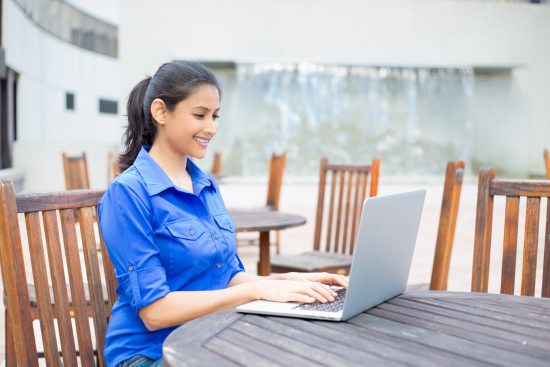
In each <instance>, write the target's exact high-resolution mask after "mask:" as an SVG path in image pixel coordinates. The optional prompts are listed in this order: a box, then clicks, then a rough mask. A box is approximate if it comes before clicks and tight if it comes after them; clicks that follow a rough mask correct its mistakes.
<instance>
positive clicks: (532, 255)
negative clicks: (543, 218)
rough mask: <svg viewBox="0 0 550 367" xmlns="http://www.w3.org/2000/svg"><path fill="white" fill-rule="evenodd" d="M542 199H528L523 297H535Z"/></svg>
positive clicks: (522, 282) (522, 284)
mask: <svg viewBox="0 0 550 367" xmlns="http://www.w3.org/2000/svg"><path fill="white" fill-rule="evenodd" d="M539 212H540V198H534V197H528V198H527V211H526V219H525V240H524V244H523V269H522V276H521V295H522V296H534V295H535V279H536V273H537V245H538V238H539Z"/></svg>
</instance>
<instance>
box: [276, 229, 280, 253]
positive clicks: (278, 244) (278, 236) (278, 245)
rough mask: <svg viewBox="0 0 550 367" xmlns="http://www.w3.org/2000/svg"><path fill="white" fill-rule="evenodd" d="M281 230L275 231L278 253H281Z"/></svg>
mask: <svg viewBox="0 0 550 367" xmlns="http://www.w3.org/2000/svg"><path fill="white" fill-rule="evenodd" d="M280 244H281V231H277V232H275V252H276V253H277V255H280V254H281V246H280Z"/></svg>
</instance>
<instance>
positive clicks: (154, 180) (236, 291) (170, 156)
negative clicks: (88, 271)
mask: <svg viewBox="0 0 550 367" xmlns="http://www.w3.org/2000/svg"><path fill="white" fill-rule="evenodd" d="M220 95H221V90H220V86H219V84H218V81H217V80H216V77H215V76H214V75H213V74H212V72H211V71H209V70H208V69H206V68H205V67H204V66H203V65H201V64H200V63H195V62H185V61H173V62H170V63H166V64H164V65H162V66H161V67H160V68H159V69H158V71H157V72H156V73H155V75H154V76H153V77H152V78H146V79H144V80H142V81H141V82H139V83H138V84H137V85H136V86H135V87H134V89H133V90H132V92H131V93H130V96H129V99H128V105H127V109H128V126H127V130H126V132H125V136H124V139H125V143H124V145H125V150H124V152H123V154H122V155H121V157H120V166H121V170H122V171H123V173H121V174H120V175H119V176H117V178H116V179H115V180H114V181H113V182H112V184H111V185H110V186H109V188H108V190H107V192H106V193H105V195H104V197H103V198H102V200H101V202H100V204H99V222H100V227H101V232H102V235H103V238H104V239H105V243H106V245H107V250H108V252H109V256H110V259H111V261H112V262H113V264H114V266H115V272H116V276H117V281H118V289H117V294H118V301H117V302H116V304H115V305H114V307H113V310H112V315H111V319H110V321H109V326H108V329H107V335H106V342H105V357H106V360H107V364H108V365H109V366H159V365H161V363H162V362H161V357H162V343H163V342H164V340H165V338H166V337H167V336H168V334H169V333H170V332H171V331H172V330H174V328H175V327H176V326H178V325H181V324H183V323H185V322H187V321H189V320H192V319H195V318H198V317H200V316H204V315H207V314H210V313H213V312H216V311H220V310H224V309H228V308H232V307H235V306H238V305H240V304H243V303H246V302H249V301H252V300H257V299H264V300H270V301H280V302H290V301H292V302H314V301H320V302H327V301H332V300H333V299H334V298H333V297H334V296H335V292H333V291H332V290H331V289H330V287H329V286H328V284H336V285H340V286H347V282H346V280H345V278H343V277H341V276H339V275H334V274H327V273H310V274H306V273H287V274H278V275H272V276H267V277H259V276H256V275H252V274H248V273H246V272H245V270H244V267H243V265H242V263H241V261H240V259H239V256H238V255H237V254H236V252H235V244H236V239H235V225H234V223H233V221H232V220H231V218H230V217H229V215H228V213H227V209H226V208H225V205H224V203H223V200H222V198H221V196H220V193H219V188H218V185H217V184H216V182H215V181H214V179H213V178H212V177H210V176H209V175H207V174H205V173H204V172H202V171H201V170H200V169H199V168H198V167H197V166H196V165H195V164H194V163H193V162H192V161H191V160H190V159H188V158H198V159H200V158H203V157H204V156H205V154H206V148H207V147H208V143H209V142H210V140H211V139H212V138H213V137H214V135H215V134H216V131H217V128H218V124H217V122H216V120H217V119H218V117H219V111H220Z"/></svg>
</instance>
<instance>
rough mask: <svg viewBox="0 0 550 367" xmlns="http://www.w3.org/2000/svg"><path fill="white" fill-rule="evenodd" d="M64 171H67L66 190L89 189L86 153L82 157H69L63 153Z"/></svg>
mask: <svg viewBox="0 0 550 367" xmlns="http://www.w3.org/2000/svg"><path fill="white" fill-rule="evenodd" d="M63 170H64V171H65V188H66V189H67V190H78V189H89V188H90V179H89V178H88V162H87V160H86V153H85V152H84V153H82V155H80V156H71V157H69V156H67V154H65V153H63Z"/></svg>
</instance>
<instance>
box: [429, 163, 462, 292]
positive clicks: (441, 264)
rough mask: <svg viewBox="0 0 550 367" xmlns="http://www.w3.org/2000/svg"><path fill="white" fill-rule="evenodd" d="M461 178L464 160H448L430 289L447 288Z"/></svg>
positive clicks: (441, 289) (442, 289)
mask: <svg viewBox="0 0 550 367" xmlns="http://www.w3.org/2000/svg"><path fill="white" fill-rule="evenodd" d="M463 178H464V162H462V161H457V162H448V163H447V169H446V170H445V183H444V185H443V198H442V200H441V211H440V214H439V227H438V230H437V240H436V244H435V255H434V262H433V266H432V278H431V281H430V290H439V291H444V290H447V279H448V278H449V267H450V264H451V253H452V249H453V242H454V237H455V228H456V219H457V215H458V203H459V201H460V191H461V189H462V181H463Z"/></svg>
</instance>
